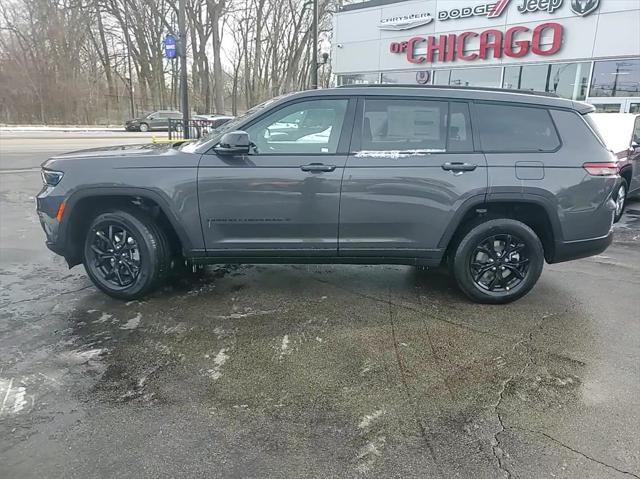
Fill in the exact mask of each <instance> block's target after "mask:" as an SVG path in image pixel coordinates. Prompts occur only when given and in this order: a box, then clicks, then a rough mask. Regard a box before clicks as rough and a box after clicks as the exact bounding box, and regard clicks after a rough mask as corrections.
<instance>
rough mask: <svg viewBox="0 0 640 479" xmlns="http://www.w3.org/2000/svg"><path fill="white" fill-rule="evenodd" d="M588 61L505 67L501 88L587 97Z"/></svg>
mask: <svg viewBox="0 0 640 479" xmlns="http://www.w3.org/2000/svg"><path fill="white" fill-rule="evenodd" d="M588 77H589V63H551V64H546V65H524V66H513V67H505V69H504V78H503V82H502V86H503V88H513V89H516V90H534V91H542V92H547V93H555V94H556V95H558V96H560V97H562V98H570V99H572V100H584V99H585V98H586V97H587V82H588Z"/></svg>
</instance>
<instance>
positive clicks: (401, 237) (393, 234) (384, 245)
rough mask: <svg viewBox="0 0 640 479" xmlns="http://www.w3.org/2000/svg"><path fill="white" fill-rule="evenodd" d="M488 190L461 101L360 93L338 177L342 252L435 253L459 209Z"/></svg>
mask: <svg viewBox="0 0 640 479" xmlns="http://www.w3.org/2000/svg"><path fill="white" fill-rule="evenodd" d="M486 188H487V172H486V164H485V159H484V155H483V154H482V153H480V152H476V151H475V150H474V139H473V133H472V130H471V117H470V111H469V104H468V103H467V102H466V101H451V102H450V101H447V100H446V99H428V98H420V97H417V98H411V99H407V98H406V97H402V98H394V97H364V98H361V99H359V101H358V109H357V116H356V122H355V127H354V138H353V141H352V145H351V153H350V155H349V157H348V159H347V165H346V168H345V173H344V179H343V183H342V195H341V199H340V235H339V254H340V255H341V256H389V257H423V258H424V257H426V258H430V257H431V258H433V259H439V258H440V257H441V254H442V248H443V247H444V245H443V244H442V243H441V240H442V238H443V235H444V234H445V231H446V230H447V227H448V226H449V225H450V224H451V223H452V221H453V219H454V215H455V214H456V211H457V210H458V209H459V208H460V206H461V205H462V203H464V202H465V201H466V200H467V199H470V198H473V197H480V198H481V199H484V195H485V192H486Z"/></svg>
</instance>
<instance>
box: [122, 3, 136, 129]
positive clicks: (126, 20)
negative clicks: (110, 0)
mask: <svg viewBox="0 0 640 479" xmlns="http://www.w3.org/2000/svg"><path fill="white" fill-rule="evenodd" d="M124 29H125V34H124V38H125V41H126V42H127V65H128V69H129V107H130V108H131V118H135V117H136V109H135V103H134V101H133V69H132V68H131V37H130V36H129V10H128V8H127V2H126V1H125V2H124Z"/></svg>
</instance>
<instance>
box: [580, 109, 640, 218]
mask: <svg viewBox="0 0 640 479" xmlns="http://www.w3.org/2000/svg"><path fill="white" fill-rule="evenodd" d="M589 116H590V117H591V118H592V119H593V121H594V123H595V124H596V126H597V129H598V131H599V132H600V135H601V136H602V139H603V141H604V142H605V144H606V145H607V148H609V149H610V150H611V151H612V152H613V153H614V154H615V155H616V158H617V159H618V169H619V171H620V176H621V177H622V182H621V183H620V186H619V187H618V190H617V191H616V193H615V194H614V199H615V201H616V215H615V221H618V220H619V219H620V218H621V217H622V214H623V213H624V208H625V205H626V201H627V198H628V197H629V196H631V195H635V194H638V193H640V114H638V113H592V114H590V115H589Z"/></svg>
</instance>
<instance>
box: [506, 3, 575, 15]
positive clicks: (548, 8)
mask: <svg viewBox="0 0 640 479" xmlns="http://www.w3.org/2000/svg"><path fill="white" fill-rule="evenodd" d="M575 1H579V0H575ZM561 6H562V0H524V1H523V3H522V5H519V6H518V11H519V12H520V13H530V12H549V13H553V12H555V11H556V10H557V9H558V8H560V7H561Z"/></svg>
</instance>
